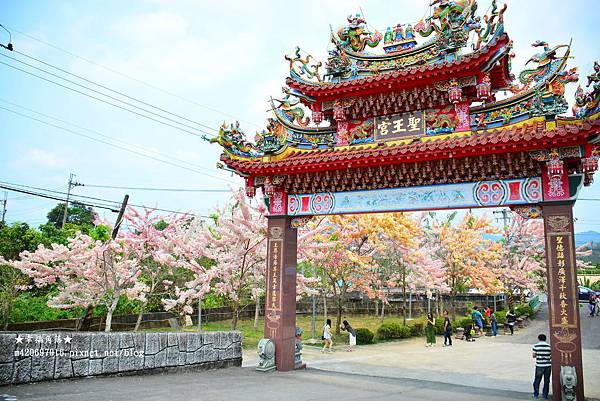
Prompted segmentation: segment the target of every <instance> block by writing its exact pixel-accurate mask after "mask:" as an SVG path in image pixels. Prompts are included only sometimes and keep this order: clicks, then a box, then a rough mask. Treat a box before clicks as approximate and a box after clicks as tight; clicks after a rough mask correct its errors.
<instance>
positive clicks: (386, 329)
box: [356, 304, 535, 344]
mask: <svg viewBox="0 0 600 401" xmlns="http://www.w3.org/2000/svg"><path fill="white" fill-rule="evenodd" d="M513 309H514V312H515V315H517V317H519V316H522V315H527V316H529V317H530V318H531V319H534V318H535V312H534V310H533V309H532V308H531V306H529V305H528V304H518V305H515V306H514V308H513ZM506 312H507V311H506V310H502V311H498V312H496V322H497V323H498V325H499V326H501V325H503V324H504V323H506ZM425 323H426V319H425V318H423V317H422V318H418V319H415V320H412V321H410V322H409V323H408V324H407V325H403V324H400V323H383V324H382V325H381V326H379V328H378V329H377V333H373V332H372V331H371V330H369V329H367V328H359V329H356V342H357V344H372V343H373V342H375V341H376V340H377V341H387V340H398V339H403V338H410V337H420V336H422V335H423V334H424V333H425ZM471 323H472V319H471V316H470V315H469V316H465V317H462V318H459V319H457V320H454V321H452V327H453V329H456V328H457V327H463V328H464V327H467V326H468V325H470V324H471ZM435 326H436V327H435V328H436V332H437V334H438V335H441V334H443V333H444V319H443V318H436V319H435Z"/></svg>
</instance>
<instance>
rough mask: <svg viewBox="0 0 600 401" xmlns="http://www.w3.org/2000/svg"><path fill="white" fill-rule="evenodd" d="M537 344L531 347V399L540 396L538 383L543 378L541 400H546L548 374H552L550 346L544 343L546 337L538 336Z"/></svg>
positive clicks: (543, 335)
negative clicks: (533, 374)
mask: <svg viewBox="0 0 600 401" xmlns="http://www.w3.org/2000/svg"><path fill="white" fill-rule="evenodd" d="M538 340H539V341H538V342H537V343H536V344H535V345H534V346H533V358H534V359H535V378H534V380H533V398H535V399H538V398H539V396H540V383H541V382H542V378H544V387H543V388H542V398H543V399H544V400H547V399H548V391H549V390H550V373H552V362H551V359H550V354H551V349H550V344H548V343H547V342H546V335H545V334H540V335H539V336H538Z"/></svg>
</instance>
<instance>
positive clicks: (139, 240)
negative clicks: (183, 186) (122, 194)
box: [120, 208, 187, 331]
mask: <svg viewBox="0 0 600 401" xmlns="http://www.w3.org/2000/svg"><path fill="white" fill-rule="evenodd" d="M125 220H126V221H127V222H128V226H129V230H128V231H126V232H124V231H122V232H121V234H120V238H122V239H126V240H127V243H128V245H129V255H130V257H131V258H134V259H135V260H137V261H138V263H139V266H140V269H141V274H140V275H139V277H138V280H139V281H140V282H141V283H142V284H143V285H141V286H140V288H143V289H144V291H143V298H142V299H143V301H142V304H141V305H140V310H139V312H138V317H137V320H136V323H135V328H134V331H137V330H138V329H139V327H140V324H141V322H142V318H143V315H144V311H145V309H146V306H147V305H148V301H149V300H150V298H151V297H152V296H153V295H155V293H156V292H157V291H159V290H161V289H162V290H165V289H168V288H169V284H170V283H171V280H169V279H171V278H172V276H173V268H174V267H175V266H177V263H176V260H175V257H174V256H173V255H172V253H171V251H172V249H173V242H172V240H173V239H174V238H175V237H174V236H172V235H171V233H172V232H174V231H175V230H176V229H177V227H178V225H180V223H185V222H186V220H187V216H186V215H179V216H177V215H175V214H170V215H167V216H158V215H156V214H155V210H153V209H147V208H146V209H144V211H143V212H141V213H140V212H138V211H137V210H135V209H134V208H128V209H127V213H126V214H125ZM165 284H166V285H165Z"/></svg>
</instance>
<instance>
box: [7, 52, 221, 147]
mask: <svg viewBox="0 0 600 401" xmlns="http://www.w3.org/2000/svg"><path fill="white" fill-rule="evenodd" d="M0 64H3V65H6V66H8V67H10V68H13V69H15V70H18V71H21V72H23V73H25V74H28V75H31V76H33V77H36V78H39V79H41V80H43V81H46V82H50V83H52V84H54V85H56V86H60V87H61V88H65V89H68V90H70V91H73V92H75V93H79V94H80V95H83V96H87V97H89V98H92V99H95V100H98V101H99V102H102V103H106V104H108V105H111V106H113V107H116V108H118V109H121V110H124V111H128V112H129V113H132V114H135V115H137V116H140V117H143V118H146V119H148V120H151V121H154V122H157V123H159V124H162V125H165V126H167V127H171V128H174V129H176V130H179V131H182V132H185V133H188V134H190V135H194V136H197V137H200V138H201V137H202V135H200V134H197V133H195V132H193V131H189V130H187V129H184V128H181V127H178V126H176V125H173V124H170V123H167V122H164V121H161V120H158V119H156V118H154V117H150V116H147V115H145V114H142V113H139V112H137V111H135V110H131V109H128V108H127V107H123V106H119V105H118V104H115V103H112V102H109V101H108V100H104V99H101V98H99V97H97V96H94V95H90V94H89V93H85V92H82V91H80V90H78V89H75V88H71V87H70V86H67V85H63V84H61V83H59V82H56V81H53V80H51V79H48V78H45V77H42V76H40V75H37V74H34V73H33V72H30V71H27V70H24V69H22V68H19V67H17V66H14V65H11V64H8V63H5V62H3V61H0ZM104 96H107V95H104ZM121 102H122V103H125V104H128V103H126V102H123V101H121ZM144 111H145V112H146V113H150V114H154V115H157V114H156V113H153V112H150V111H146V110H144ZM160 117H161V118H165V119H167V120H168V118H166V117H163V116H160ZM178 124H182V123H178ZM182 125H184V124H182ZM198 131H200V132H202V133H204V134H207V135H211V136H214V134H212V133H210V132H206V131H203V130H201V129H198Z"/></svg>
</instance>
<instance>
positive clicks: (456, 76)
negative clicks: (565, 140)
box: [210, 0, 600, 176]
mask: <svg viewBox="0 0 600 401" xmlns="http://www.w3.org/2000/svg"><path fill="white" fill-rule="evenodd" d="M430 7H431V12H430V14H429V16H428V17H426V18H423V19H421V20H419V21H416V22H412V23H405V24H403V23H397V24H395V25H391V26H390V27H389V28H387V29H386V30H385V32H384V33H380V32H378V31H377V30H376V29H374V28H372V27H371V26H370V25H369V24H368V23H367V21H366V19H365V18H364V16H363V15H362V14H358V15H350V16H348V17H347V24H346V25H345V26H342V27H340V28H338V29H332V30H331V47H330V48H329V49H328V56H327V60H326V61H324V62H323V61H319V60H316V59H315V58H314V57H312V55H310V54H308V53H306V52H304V51H303V50H302V49H301V48H300V47H298V46H297V47H296V48H295V49H294V52H293V53H292V54H291V55H286V56H285V60H286V61H287V63H289V72H290V75H289V77H288V78H287V80H286V84H287V85H286V86H284V87H283V93H282V95H281V96H277V97H272V98H271V99H270V100H269V103H270V112H271V113H272V115H271V116H270V117H269V119H268V121H267V126H266V129H265V130H263V131H262V132H260V133H257V134H256V136H255V141H254V143H252V142H250V141H249V140H247V139H246V136H245V134H244V133H243V131H242V130H241V128H240V127H239V124H238V123H234V124H231V125H227V124H224V125H223V126H222V127H221V129H220V131H219V135H218V136H217V138H213V139H211V140H210V141H211V142H213V143H214V142H217V143H219V144H220V145H221V146H222V147H223V150H224V152H223V154H222V156H221V160H222V162H224V163H225V164H227V165H228V166H229V167H230V168H231V169H233V170H235V171H237V172H239V173H240V174H241V175H244V176H247V175H250V176H256V175H257V174H260V172H261V171H263V172H264V174H267V173H268V172H271V174H272V173H275V172H276V171H279V170H278V169H281V168H284V166H287V167H285V168H286V169H288V170H289V171H288V170H286V171H288V173H290V172H291V171H295V170H298V171H300V170H303V169H312V168H321V169H322V168H327V165H328V164H327V163H328V161H333V160H348V163H349V165H354V164H355V163H378V161H377V160H376V159H373V157H378V156H373V155H376V154H379V150H381V149H383V153H382V154H384V153H386V152H387V151H386V149H389V151H390V152H400V153H398V154H403V155H404V156H403V157H405V158H407V160H418V159H419V158H420V157H433V156H431V155H432V154H433V153H431V152H433V151H434V150H435V149H446V148H448V147H449V148H461V149H467V148H468V149H471V150H468V151H467V150H464V152H466V153H464V156H468V155H469V154H473V155H478V154H481V153H482V152H492V153H493V152H497V151H498V150H497V148H496V146H497V145H496V140H495V139H493V138H496V137H505V138H507V139H505V141H506V142H504V143H505V144H508V143H512V142H511V141H513V142H514V143H515V145H514V146H517V145H516V144H517V143H518V144H519V146H522V147H524V148H529V147H535V146H541V145H539V144H538V145H536V144H535V141H529V142H528V141H526V140H525V139H524V138H530V137H531V138H534V137H535V138H538V137H539V138H540V139H539V141H542V140H543V138H545V136H544V135H550V134H548V133H549V132H552V131H553V130H559V131H560V130H562V129H565V130H566V129H568V127H578V128H577V130H584V129H585V127H586V126H585V125H580V124H582V121H583V120H585V121H587V122H590V121H596V120H598V119H599V116H600V64H598V63H597V62H596V63H595V64H594V71H595V72H594V73H592V74H591V75H590V76H589V77H588V83H587V86H588V87H590V86H591V89H590V90H589V91H588V92H585V91H584V89H583V88H582V87H581V86H580V87H579V89H578V90H577V92H576V99H575V105H574V107H573V113H574V115H575V118H564V117H559V115H560V114H562V113H564V112H566V111H567V110H568V102H567V101H566V99H565V97H564V94H565V85H566V84H568V83H572V82H576V81H577V80H578V78H579V76H578V74H577V69H576V68H570V69H569V68H567V61H568V59H569V57H570V52H571V45H570V44H568V45H567V44H559V45H554V46H552V45H550V44H549V43H547V42H545V41H543V40H538V41H536V42H534V43H533V44H532V46H533V47H535V48H540V49H542V50H541V51H540V52H538V53H536V54H534V55H533V56H531V57H530V59H529V60H528V62H527V63H526V67H527V69H525V70H524V71H522V72H520V73H519V74H517V77H518V82H517V83H515V82H514V81H515V77H514V75H513V74H512V73H511V59H512V58H513V57H514V54H513V53H512V40H511V39H510V38H509V37H508V34H507V33H506V32H505V29H504V14H505V12H506V10H507V6H506V4H502V5H499V4H498V3H497V1H496V0H494V1H493V2H492V5H491V7H490V9H489V12H488V13H486V14H485V15H479V14H478V11H479V10H478V4H477V1H476V0H453V1H445V0H433V2H432V3H431V5H430ZM423 40H425V41H423ZM505 91H509V92H510V93H511V94H512V95H511V96H509V97H507V98H505V99H498V98H497V96H498V94H499V92H500V93H502V92H505ZM409 123H410V124H411V125H410V129H408V128H407V127H408V124H409ZM413 123H414V124H413ZM594 124H595V123H594ZM521 128H522V129H523V130H524V131H521ZM573 129H575V128H573ZM391 131H395V132H396V133H399V136H397V137H394V138H395V139H394V140H391V139H389V138H387V137H385V135H387V133H388V132H391ZM561 132H562V131H561ZM506 146H508V145H506ZM350 160H351V161H350ZM403 160H404V159H403ZM317 166H321V167H317Z"/></svg>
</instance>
